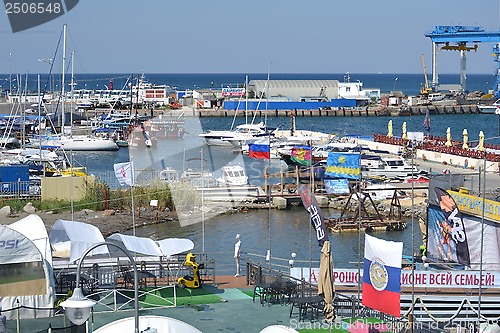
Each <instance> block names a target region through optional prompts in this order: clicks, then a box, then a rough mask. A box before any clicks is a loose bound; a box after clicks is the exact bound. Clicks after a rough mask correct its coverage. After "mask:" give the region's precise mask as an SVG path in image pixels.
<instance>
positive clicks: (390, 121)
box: [387, 120, 392, 138]
mask: <svg viewBox="0 0 500 333" xmlns="http://www.w3.org/2000/svg"><path fill="white" fill-rule="evenodd" d="M387 137H388V138H392V120H389V123H388V124H387Z"/></svg>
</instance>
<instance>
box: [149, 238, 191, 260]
mask: <svg viewBox="0 0 500 333" xmlns="http://www.w3.org/2000/svg"><path fill="white" fill-rule="evenodd" d="M158 244H159V245H160V249H161V252H163V255H164V256H173V255H175V254H179V253H183V252H187V251H191V250H192V249H193V248H194V243H193V241H192V240H190V239H187V238H165V239H162V240H159V241H158Z"/></svg>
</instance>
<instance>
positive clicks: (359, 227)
mask: <svg viewBox="0 0 500 333" xmlns="http://www.w3.org/2000/svg"><path fill="white" fill-rule="evenodd" d="M359 158H360V161H359V165H360V168H359V183H358V193H357V195H358V219H359V222H358V304H357V305H358V307H359V304H360V302H361V183H362V181H363V176H362V174H361V153H360V155H359ZM357 310H359V309H357Z"/></svg>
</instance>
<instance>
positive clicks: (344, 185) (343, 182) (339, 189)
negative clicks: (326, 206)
mask: <svg viewBox="0 0 500 333" xmlns="http://www.w3.org/2000/svg"><path fill="white" fill-rule="evenodd" d="M325 189H326V193H328V194H349V182H348V181H347V179H325Z"/></svg>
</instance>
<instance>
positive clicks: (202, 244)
mask: <svg viewBox="0 0 500 333" xmlns="http://www.w3.org/2000/svg"><path fill="white" fill-rule="evenodd" d="M204 188H205V176H204V170H203V148H201V238H202V240H201V252H202V253H205V190H204Z"/></svg>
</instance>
